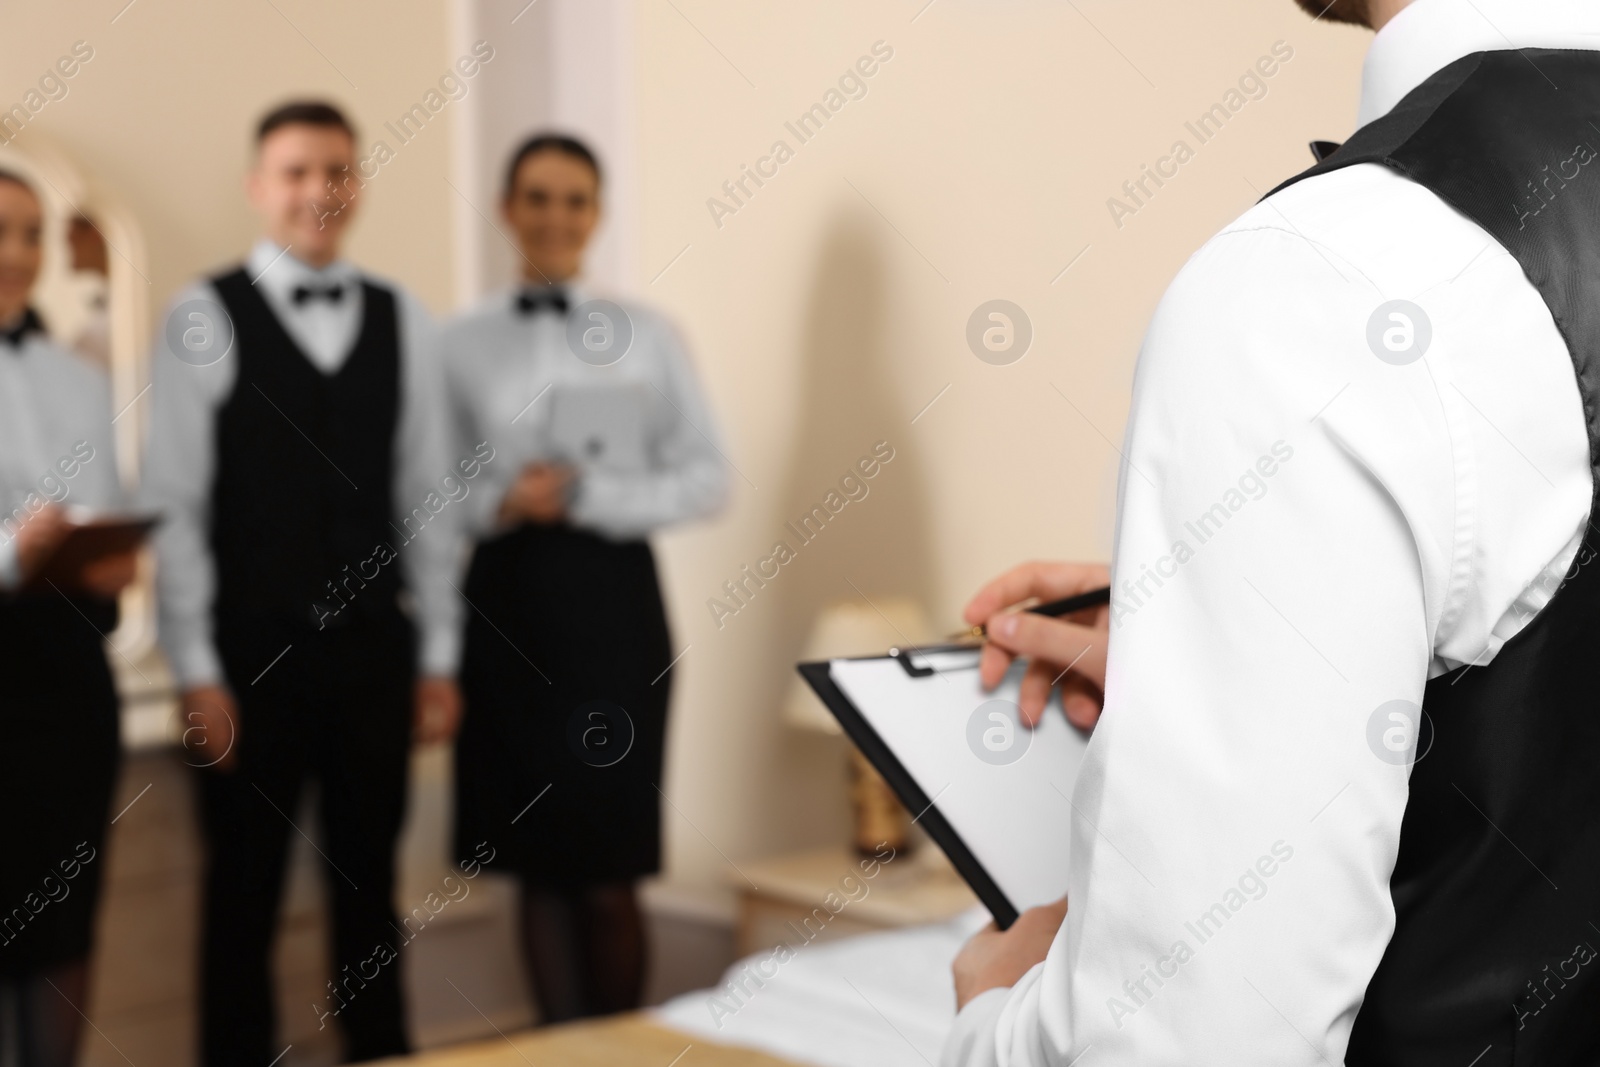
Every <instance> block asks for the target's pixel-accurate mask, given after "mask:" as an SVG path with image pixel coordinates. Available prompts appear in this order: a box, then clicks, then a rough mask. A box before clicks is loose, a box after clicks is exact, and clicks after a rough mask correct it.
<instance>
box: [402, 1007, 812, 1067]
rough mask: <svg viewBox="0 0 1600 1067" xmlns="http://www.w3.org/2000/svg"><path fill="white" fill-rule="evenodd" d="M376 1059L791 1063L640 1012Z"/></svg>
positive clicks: (695, 1065) (591, 1065) (544, 1066)
mask: <svg viewBox="0 0 1600 1067" xmlns="http://www.w3.org/2000/svg"><path fill="white" fill-rule="evenodd" d="M379 1063H380V1064H382V1065H387V1067H528V1065H529V1064H536V1065H537V1067H616V1065H619V1064H640V1065H643V1067H795V1065H794V1064H793V1063H791V1062H790V1061H788V1060H781V1059H778V1058H777V1057H775V1056H769V1055H767V1054H766V1053H763V1052H753V1051H751V1050H749V1049H742V1048H736V1047H734V1046H732V1045H716V1044H709V1043H706V1042H705V1041H704V1040H702V1039H699V1038H690V1037H688V1036H687V1035H684V1034H681V1033H679V1032H678V1031H676V1030H669V1029H667V1028H666V1027H664V1026H659V1025H657V1024H656V1023H654V1022H652V1021H650V1019H649V1018H648V1017H647V1016H645V1015H643V1014H634V1015H619V1016H615V1017H613V1018H610V1019H604V1020H600V1021H597V1022H581V1023H569V1024H567V1025H565V1026H552V1027H548V1028H546V1029H542V1030H524V1031H521V1032H519V1033H514V1034H509V1035H507V1036H506V1037H503V1038H495V1039H494V1040H491V1041H475V1042H473V1043H472V1044H468V1045H460V1046H457V1047H455V1048H450V1049H435V1050H434V1051H432V1052H423V1053H419V1054H417V1055H415V1056H408V1057H404V1058H401V1059H392V1060H382V1061H379ZM374 1067H378V1065H376V1064H375V1065H374Z"/></svg>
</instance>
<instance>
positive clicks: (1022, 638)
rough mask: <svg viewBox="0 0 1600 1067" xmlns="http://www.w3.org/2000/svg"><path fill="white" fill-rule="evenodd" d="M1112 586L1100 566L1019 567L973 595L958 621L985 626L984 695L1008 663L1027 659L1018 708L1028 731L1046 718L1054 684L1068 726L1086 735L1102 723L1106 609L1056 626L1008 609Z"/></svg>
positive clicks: (1108, 613) (1066, 619)
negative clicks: (1097, 721)
mask: <svg viewBox="0 0 1600 1067" xmlns="http://www.w3.org/2000/svg"><path fill="white" fill-rule="evenodd" d="M1110 583H1111V572H1110V570H1109V569H1108V568H1106V567H1104V566H1101V565H1100V564H1094V563H1024V564H1022V565H1021V566H1020V567H1013V568H1012V569H1011V570H1009V571H1007V572H1006V573H1004V574H1002V575H1001V576H1000V577H998V578H996V579H995V580H994V581H992V582H990V583H989V584H988V585H986V586H984V587H983V588H982V589H980V590H978V594H977V595H976V596H974V597H973V598H972V600H971V601H970V602H969V603H968V604H967V608H966V611H965V612H963V613H962V614H963V617H964V618H965V619H966V620H967V622H968V623H970V624H972V625H974V626H976V625H977V624H979V623H986V624H987V625H988V633H989V640H988V641H987V642H985V644H984V646H983V658H982V659H981V660H980V661H979V665H978V666H979V677H980V679H981V680H982V682H983V687H984V688H985V689H992V688H994V687H995V686H996V685H998V684H999V682H1000V679H1001V677H1002V676H1004V675H1005V673H1006V670H1007V669H1008V668H1009V667H1010V666H1011V661H1012V660H1013V659H1015V658H1016V657H1018V656H1025V657H1027V659H1028V669H1027V671H1026V672H1025V673H1024V674H1023V676H1022V688H1021V692H1020V693H1019V695H1018V697H1017V703H1018V707H1019V708H1020V710H1021V712H1022V719H1023V721H1024V722H1026V723H1027V724H1028V725H1029V726H1033V725H1036V724H1037V723H1038V722H1039V719H1040V718H1041V717H1042V716H1043V715H1044V707H1045V704H1046V703H1047V702H1048V701H1049V699H1050V689H1051V687H1052V686H1053V685H1057V684H1059V685H1060V686H1061V706H1062V708H1063V709H1065V711H1066V713H1067V720H1068V721H1069V722H1071V723H1072V724H1073V725H1074V726H1077V727H1079V728H1080V729H1084V730H1087V729H1088V728H1089V727H1091V726H1093V725H1094V724H1095V721H1096V720H1097V719H1099V718H1100V708H1101V705H1102V704H1104V703H1105V695H1104V689H1105V684H1106V639H1107V638H1108V637H1109V636H1110V627H1111V608H1110V607H1109V606H1105V607H1098V608H1090V609H1088V610H1087V611H1080V612H1077V613H1075V614H1073V615H1065V616H1062V617H1061V618H1058V619H1052V618H1047V617H1046V616H1043V615H1030V614H1028V613H1026V612H1023V611H1016V610H1012V609H1014V608H1015V607H1017V606H1019V605H1021V604H1023V602H1025V601H1028V600H1030V599H1037V600H1040V601H1049V600H1060V599H1061V598H1063V597H1069V596H1075V595H1077V594H1078V593H1087V592H1089V591H1090V590H1093V589H1101V588H1104V587H1105V586H1107V585H1109V584H1110Z"/></svg>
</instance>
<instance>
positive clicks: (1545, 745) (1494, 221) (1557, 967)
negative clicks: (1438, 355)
mask: <svg viewBox="0 0 1600 1067" xmlns="http://www.w3.org/2000/svg"><path fill="white" fill-rule="evenodd" d="M1355 163H1381V164H1383V165H1385V166H1387V167H1389V168H1390V169H1392V170H1393V171H1395V172H1396V173H1398V174H1400V175H1401V176H1403V177H1405V178H1408V179H1410V180H1412V181H1414V182H1417V183H1419V184H1421V185H1422V186H1424V187H1425V188H1427V189H1429V190H1431V191H1432V192H1434V193H1435V194H1437V195H1438V196H1439V197H1440V198H1441V199H1443V200H1444V201H1445V203H1447V204H1449V205H1450V206H1451V207H1452V208H1454V209H1455V210H1456V211H1458V212H1460V213H1461V214H1462V215H1464V216H1466V217H1467V218H1469V219H1471V220H1472V221H1473V222H1475V223H1477V224H1478V225H1480V226H1482V227H1483V228H1484V229H1485V230H1487V231H1488V233H1489V234H1490V235H1491V236H1493V237H1494V238H1495V240H1497V241H1499V242H1500V244H1501V245H1503V246H1504V247H1505V248H1506V249H1507V250H1508V251H1509V252H1510V253H1511V255H1512V256H1513V257H1515V258H1516V260H1517V262H1518V263H1519V264H1520V265H1521V267H1522V270H1523V273H1524V274H1526V276H1527V277H1528V280H1529V281H1531V282H1532V283H1533V285H1534V287H1535V288H1536V289H1537V290H1538V291H1539V294H1540V295H1541V296H1542V297H1543V298H1544V301H1545V303H1546V305H1548V307H1549V309H1550V312H1551V314H1552V315H1553V316H1554V319H1555V322H1556V325H1557V326H1558V327H1559V328H1560V331H1561V335H1562V337H1563V339H1564V340H1565V341H1566V344H1567V347H1568V349H1569V350H1570V352H1571V355H1572V364H1573V367H1574V369H1575V371H1576V374H1577V379H1578V388H1579V392H1580V394H1581V396H1582V398H1583V412H1584V419H1585V422H1586V425H1587V428H1588V433H1589V455H1590V466H1591V468H1593V469H1595V470H1596V472H1597V474H1600V421H1597V419H1600V411H1597V405H1600V53H1594V52H1576V51H1555V50H1548V49H1526V50H1523V51H1520V52H1518V51H1504V52H1485V53H1478V54H1476V55H1472V56H1468V57H1466V58H1465V59H1462V60H1460V61H1458V62H1456V63H1453V64H1451V65H1450V66H1449V67H1447V68H1445V69H1444V70H1443V71H1441V72H1439V73H1438V74H1436V75H1435V76H1434V77H1433V78H1431V79H1429V80H1428V81H1427V82H1426V83H1425V84H1423V85H1422V86H1420V87H1419V88H1417V89H1416V90H1415V91H1414V92H1412V93H1411V94H1410V95H1409V96H1407V97H1406V98H1405V99H1404V100H1403V101H1402V102H1401V103H1400V104H1399V106H1397V107H1396V108H1395V110H1394V111H1393V112H1391V113H1390V114H1389V115H1386V116H1385V117H1384V118H1382V119H1379V120H1378V121H1376V122H1374V123H1372V124H1371V125H1369V126H1366V127H1364V128H1363V129H1361V130H1360V131H1358V132H1357V133H1356V134H1355V135H1354V136H1353V137H1352V138H1351V139H1350V140H1349V141H1348V142H1346V143H1345V145H1344V146H1343V147H1342V148H1340V149H1339V151H1337V152H1336V153H1334V154H1333V155H1332V156H1331V157H1329V158H1328V159H1326V160H1324V161H1323V162H1322V163H1321V164H1319V165H1317V166H1316V167H1313V168H1312V169H1311V170H1309V171H1307V172H1306V173H1305V174H1302V175H1301V176H1300V177H1299V178H1296V179H1294V180H1295V181H1299V180H1301V179H1303V178H1305V177H1308V176H1311V175H1314V174H1321V173H1323V172H1325V171H1329V170H1333V169H1336V168H1339V167H1346V166H1350V165H1352V164H1355ZM1289 184H1292V182H1291V183H1289ZM1280 188H1282V187H1281V186H1280ZM1276 191H1277V190H1274V192H1276ZM1395 295H1397V296H1402V295H1409V294H1395ZM1434 329H1435V332H1436V335H1437V334H1438V332H1440V331H1442V330H1443V329H1448V324H1440V323H1435V324H1434ZM1519 355H1520V353H1518V352H1516V351H1507V352H1503V353H1500V356H1501V358H1504V359H1517V358H1518V357H1519ZM1565 414H1566V413H1565V412H1556V411H1552V412H1551V414H1550V417H1551V418H1561V417H1565ZM1596 484H1597V485H1600V477H1597V479H1596ZM1593 516H1594V511H1593V504H1591V512H1590V517H1591V522H1590V524H1589V526H1588V528H1587V530H1586V531H1585V534H1584V538H1583V544H1582V546H1581V547H1580V549H1579V552H1578V557H1577V560H1576V561H1574V565H1573V569H1572V570H1571V571H1569V573H1568V576H1567V578H1566V580H1565V582H1564V583H1563V584H1562V586H1561V588H1560V589H1559V591H1558V592H1557V593H1556V594H1555V596H1554V597H1553V599H1552V600H1551V601H1550V603H1549V605H1548V606H1547V607H1546V608H1545V609H1544V610H1543V611H1541V612H1540V613H1539V614H1538V615H1537V616H1535V618H1534V619H1533V620H1532V622H1530V623H1529V624H1528V625H1527V626H1526V627H1525V628H1524V629H1523V630H1522V631H1521V632H1520V633H1518V634H1517V635H1516V636H1515V637H1513V638H1512V639H1511V640H1510V641H1508V642H1506V644H1505V646H1504V647H1503V648H1502V649H1501V650H1500V652H1499V654H1498V655H1496V656H1495V658H1494V659H1493V661H1491V662H1490V663H1489V664H1488V665H1487V666H1484V667H1465V668H1461V669H1458V670H1456V671H1453V672H1451V673H1449V674H1446V675H1443V676H1441V677H1438V678H1435V679H1433V680H1432V681H1431V682H1429V683H1428V686H1427V689H1426V692H1425V696H1424V709H1425V711H1426V713H1427V716H1428V718H1429V719H1430V720H1431V722H1432V727H1433V735H1434V739H1433V743H1432V746H1431V748H1430V749H1429V750H1428V751H1427V752H1426V753H1424V754H1423V755H1422V756H1421V758H1420V759H1419V760H1418V762H1417V763H1416V764H1415V766H1414V767H1413V768H1412V772H1411V781H1410V797H1409V799H1408V801H1407V803H1406V811H1405V817H1404V819H1403V821H1402V823H1401V828H1400V851H1399V856H1398V859H1397V862H1396V865H1395V870H1394V876H1393V878H1392V880H1391V882H1390V891H1391V893H1392V895H1393V898H1394V905H1395V915H1396V926H1395V931H1394V936H1393V938H1392V939H1391V940H1390V942H1389V946H1388V949H1387V950H1386V951H1385V952H1384V955H1383V959H1382V962H1381V963H1380V964H1379V966H1378V969H1377V972H1376V973H1375V974H1374V975H1373V976H1372V980H1371V982H1370V984H1369V985H1368V987H1367V993H1366V998H1365V1000H1364V1001H1363V1002H1362V1006H1361V1010H1360V1012H1359V1013H1358V1014H1357V1016H1356V1020H1355V1027H1354V1031H1353V1033H1352V1035H1351V1039H1350V1047H1349V1053H1348V1058H1347V1061H1346V1062H1348V1063H1350V1064H1352V1065H1363V1067H1364V1065H1368V1064H1385V1065H1387V1064H1394V1065H1400V1064H1405V1065H1407V1067H1414V1065H1419V1064H1421V1065H1431V1064H1440V1065H1450V1067H1468V1064H1473V1065H1474V1067H1498V1065H1504V1064H1516V1065H1518V1067H1528V1065H1539V1067H1561V1065H1567V1064H1574V1065H1576V1064H1596V1063H1600V956H1597V953H1596V950H1597V949H1600V699H1597V692H1600V566H1597V565H1596V564H1595V563H1594V558H1595V553H1596V550H1597V548H1600V537H1597V536H1596V531H1595V525H1594V523H1593V521H1592V520H1593ZM1479 1057H1481V1058H1479Z"/></svg>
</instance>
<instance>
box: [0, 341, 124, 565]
mask: <svg viewBox="0 0 1600 1067" xmlns="http://www.w3.org/2000/svg"><path fill="white" fill-rule="evenodd" d="M112 415H113V412H112V410H111V387H110V383H109V382H108V381H107V380H106V376H105V374H104V373H103V372H101V371H100V370H99V369H98V368H96V367H92V366H90V365H89V364H88V363H86V362H85V361H84V360H83V359H82V358H81V357H79V356H75V355H73V354H72V353H70V352H68V351H67V350H66V349H64V348H62V347H61V346H59V345H57V344H55V343H54V342H53V341H50V340H49V339H47V338H45V337H42V336H40V335H39V334H30V335H29V336H28V337H27V338H26V339H24V340H23V342H22V344H21V346H20V347H17V348H13V347H12V346H11V345H10V344H8V343H6V342H4V341H0V590H5V589H13V588H15V587H16V585H17V583H18V581H19V578H20V575H19V573H18V563H17V546H16V533H17V530H18V529H19V528H20V527H21V526H22V525H24V524H25V523H26V522H27V520H28V517H30V516H31V515H32V514H33V513H34V512H36V511H37V510H38V509H39V508H41V507H43V506H44V504H46V503H55V504H59V505H61V506H63V507H70V506H73V505H77V506H81V507H87V508H90V509H93V510H97V511H103V510H109V509H113V508H116V507H118V506H120V505H121V503H122V486H121V483H120V481H119V480H118V477H117V456H116V440H115V439H116V434H115V427H114V426H112V424H111V419H112Z"/></svg>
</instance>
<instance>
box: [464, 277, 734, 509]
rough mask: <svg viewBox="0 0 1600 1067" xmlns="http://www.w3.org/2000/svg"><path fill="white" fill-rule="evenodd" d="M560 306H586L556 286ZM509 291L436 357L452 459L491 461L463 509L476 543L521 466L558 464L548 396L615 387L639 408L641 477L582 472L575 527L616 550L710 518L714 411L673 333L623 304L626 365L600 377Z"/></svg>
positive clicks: (717, 465)
mask: <svg viewBox="0 0 1600 1067" xmlns="http://www.w3.org/2000/svg"><path fill="white" fill-rule="evenodd" d="M563 288H564V289H565V291H566V293H567V296H568V300H569V306H570V308H571V309H572V310H573V312H576V310H577V309H578V306H579V305H580V304H582V303H584V302H585V301H587V300H590V299H594V298H595V294H593V293H591V292H589V291H588V290H587V289H586V288H585V287H584V286H582V285H579V284H569V285H566V286H563ZM517 292H518V290H514V289H511V290H504V291H502V292H498V293H495V294H493V295H491V296H489V297H488V298H486V299H485V300H483V301H482V302H481V303H479V304H478V305H477V306H476V307H474V308H472V309H471V310H469V311H467V312H465V313H464V314H462V315H461V316H460V317H458V318H456V319H454V320H452V321H451V322H450V323H448V324H447V325H446V326H445V328H444V330H443V331H442V338H441V348H442V350H443V358H444V364H445V376H446V378H447V379H448V381H449V383H450V395H451V399H452V402H453V404H454V406H455V424H456V426H457V428H458V433H459V434H460V435H461V436H460V449H461V450H463V451H464V452H470V451H471V450H472V449H474V448H476V447H477V446H478V445H479V444H480V443H482V442H488V443H489V444H490V445H491V446H493V448H494V449H495V459H494V460H493V461H492V462H491V463H490V464H488V465H487V466H486V467H485V468H484V471H485V473H484V475H483V476H482V478H481V479H480V480H481V483H482V484H480V485H478V486H476V487H475V488H474V489H473V490H472V491H471V493H470V494H469V495H468V497H467V499H466V500H465V501H463V503H464V504H466V508H465V509H464V510H463V517H464V520H465V521H466V522H467V523H468V524H469V529H470V532H471V533H472V534H473V535H474V536H476V537H478V538H483V537H488V536H492V535H493V534H494V533H495V532H496V530H497V513H498V511H499V509H500V504H501V501H502V500H504V498H505V494H506V490H507V489H509V488H510V486H511V483H512V482H513V481H514V480H515V478H516V476H517V473H518V472H519V471H520V470H521V469H522V467H523V466H524V465H526V464H528V463H533V462H538V461H541V460H550V459H553V458H555V455H554V453H553V450H552V448H553V446H552V442H551V441H550V435H549V429H550V421H551V414H552V411H553V404H552V394H553V393H555V392H557V391H559V390H560V389H561V388H562V387H564V386H578V387H589V386H619V387H633V388H636V389H638V391H639V393H640V395H641V396H642V397H643V401H644V403H643V405H642V407H643V417H644V421H645V430H644V434H643V436H644V439H645V443H646V445H647V447H648V449H649V452H650V456H649V460H650V463H649V466H648V468H647V469H644V470H640V471H624V470H616V469H606V468H596V469H587V470H584V471H582V473H581V477H580V480H579V482H578V488H577V494H576V497H575V499H574V500H573V501H572V503H571V506H570V507H569V509H568V517H569V519H570V521H571V522H572V524H573V525H574V526H577V527H579V528H582V529H588V530H592V531H594V532H596V533H599V534H602V535H603V536H606V537H609V538H611V539H613V540H634V539H638V538H642V537H644V536H646V535H647V534H649V533H650V532H651V531H653V530H656V529H660V528H661V527H664V526H667V525H670V524H672V523H676V522H682V521H684V520H687V519H692V518H698V517H703V516H706V515H710V514H712V513H713V512H715V511H717V510H718V509H719V508H720V507H721V506H722V503H723V501H724V499H725V498H726V496H727V490H728V472H727V461H726V460H725V459H724V458H723V455H722V452H721V446H720V444H719V443H718V435H717V429H716V425H715V422H714V420H713V419H712V416H711V410H710V408H709V406H708V405H707V404H706V401H705V397H704V396H703V395H702V393H701V391H700V386H699V383H698V382H697V381H696V379H695V375H694V368H693V366H692V365H691V364H690V362H689V357H688V354H687V353H686V352H685V351H684V347H683V343H682V341H681V340H680V339H679V337H678V333H677V331H676V330H675V329H674V328H673V327H672V324H671V323H670V322H668V321H667V320H666V318H664V317H663V316H662V315H661V314H659V313H658V312H656V311H654V310H652V309H650V308H647V307H644V306H642V305H639V304H636V303H633V302H631V301H620V302H618V306H620V307H621V308H622V309H623V311H624V312H625V313H626V315H627V317H628V319H629V320H630V322H631V325H632V329H633V342H632V345H631V346H630V347H629V348H628V350H627V353H626V354H625V355H624V356H623V357H622V358H621V359H619V360H618V361H617V362H615V363H612V364H610V365H609V366H599V365H596V364H594V363H591V362H587V361H585V360H582V359H579V358H578V357H577V356H575V355H574V354H573V352H572V349H571V348H569V346H568V342H567V324H566V319H564V318H563V316H561V315H559V314H556V313H554V312H552V311H550V310H543V309H542V310H540V311H539V312H537V313H534V314H524V313H521V312H519V311H518V310H517V308H516V294H517Z"/></svg>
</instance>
